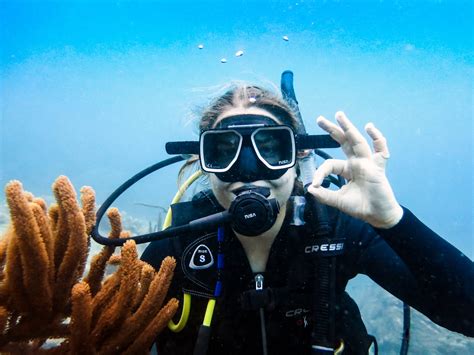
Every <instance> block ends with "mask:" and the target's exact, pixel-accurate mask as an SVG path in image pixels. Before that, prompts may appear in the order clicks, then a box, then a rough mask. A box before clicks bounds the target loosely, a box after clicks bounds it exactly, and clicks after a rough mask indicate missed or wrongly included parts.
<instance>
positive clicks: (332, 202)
mask: <svg viewBox="0 0 474 355" xmlns="http://www.w3.org/2000/svg"><path fill="white" fill-rule="evenodd" d="M308 192H309V193H310V194H311V195H313V196H314V197H316V199H317V200H318V201H319V202H321V203H323V204H325V205H328V206H331V207H336V208H337V202H338V193H339V191H333V190H329V189H326V188H324V187H321V186H319V187H314V186H313V185H310V186H309V187H308Z"/></svg>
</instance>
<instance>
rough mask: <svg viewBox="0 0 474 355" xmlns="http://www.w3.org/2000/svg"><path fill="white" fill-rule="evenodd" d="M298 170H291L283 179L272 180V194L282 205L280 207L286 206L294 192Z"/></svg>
mask: <svg viewBox="0 0 474 355" xmlns="http://www.w3.org/2000/svg"><path fill="white" fill-rule="evenodd" d="M295 179H296V169H295V168H291V169H289V170H288V171H287V172H286V173H285V174H284V175H283V176H282V177H281V178H279V179H276V180H271V181H270V183H271V185H272V192H273V195H274V197H275V198H276V199H277V200H278V202H279V203H280V206H284V205H285V204H286V202H287V201H288V199H289V198H290V196H291V193H292V192H293V187H294V185H295Z"/></svg>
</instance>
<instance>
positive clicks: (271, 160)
mask: <svg viewBox="0 0 474 355" xmlns="http://www.w3.org/2000/svg"><path fill="white" fill-rule="evenodd" d="M252 141H253V144H254V146H255V151H256V152H257V155H258V156H259V158H260V159H261V160H262V162H263V163H264V164H265V165H267V166H268V167H269V168H273V169H283V168H288V167H290V166H292V165H293V164H294V162H295V140H294V135H293V132H292V131H291V129H290V128H287V127H275V128H261V129H258V130H256V131H255V132H254V133H253V135H252Z"/></svg>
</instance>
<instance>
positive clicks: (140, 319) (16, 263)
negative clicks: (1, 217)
mask: <svg viewBox="0 0 474 355" xmlns="http://www.w3.org/2000/svg"><path fill="white" fill-rule="evenodd" d="M53 191H54V195H55V197H56V201H57V205H52V206H51V207H50V208H49V209H48V208H47V205H46V203H45V202H44V200H42V199H38V198H34V196H33V195H32V194H31V193H29V192H25V191H24V190H23V188H22V185H21V183H20V182H19V181H12V182H10V183H9V184H7V186H6V188H5V193H6V197H7V202H8V206H9V208H10V216H11V226H10V227H9V228H8V229H7V232H6V233H5V235H4V236H3V239H1V240H0V352H2V353H5V352H7V353H10V352H11V353H24V352H36V353H60V354H66V353H67V354H79V353H82V354H95V353H101V354H102V353H104V354H108V353H110V354H112V353H117V352H118V351H119V352H124V353H129V354H135V353H143V352H147V351H148V349H149V348H150V346H151V344H152V342H153V340H154V339H155V337H156V335H157V334H158V332H160V331H161V330H162V329H163V328H164V327H165V326H166V324H167V323H168V321H169V320H170V319H171V317H172V316H173V315H174V313H175V312H176V310H177V307H178V301H177V300H176V299H171V300H170V301H169V302H168V304H166V305H165V306H164V307H162V303H163V300H164V298H165V296H166V293H167V290H168V288H169V285H170V282H171V278H172V275H173V272H174V268H175V264H176V261H175V260H174V259H173V258H166V259H165V260H164V261H163V264H162V267H161V269H160V270H159V271H158V272H155V271H154V270H153V268H152V267H151V266H150V265H148V264H146V263H144V262H143V261H140V260H139V259H138V255H137V250H136V246H135V242H133V241H127V242H126V243H125V244H124V246H123V247H122V249H121V255H114V254H113V252H114V249H115V248H114V247H110V246H106V247H104V248H103V249H102V251H101V252H100V253H99V254H98V255H96V256H95V257H94V258H93V259H92V262H91V266H90V270H89V272H88V274H87V276H85V277H83V275H82V274H83V272H84V269H85V264H86V260H87V254H88V250H89V244H90V239H89V237H88V234H89V233H90V231H91V230H92V228H93V227H94V224H95V193H94V191H93V190H92V189H91V188H90V187H84V188H82V189H81V204H82V207H80V206H79V204H78V203H77V201H76V194H75V191H74V188H73V186H72V184H71V183H70V181H69V180H68V179H67V178H66V177H64V176H61V177H59V178H58V179H57V180H56V181H55V183H54V184H53ZM108 217H109V221H110V224H111V232H110V234H109V238H120V237H124V236H129V234H128V233H126V232H124V231H122V223H121V218H120V214H119V212H118V210H117V209H111V210H110V211H109V213H108ZM111 259H115V262H116V263H118V264H119V265H120V266H119V268H118V270H117V271H116V272H115V273H113V274H112V275H110V276H108V277H107V278H106V279H105V280H103V279H104V274H105V267H106V265H107V263H109V262H110V260H111ZM81 279H82V281H81ZM69 317H70V321H69V322H68V318H69ZM53 338H63V339H64V340H63V341H62V343H61V344H60V345H58V346H56V347H53V348H50V349H43V348H42V345H43V344H44V343H45V341H47V340H48V339H53Z"/></svg>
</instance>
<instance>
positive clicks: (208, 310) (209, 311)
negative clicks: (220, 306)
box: [202, 298, 216, 327]
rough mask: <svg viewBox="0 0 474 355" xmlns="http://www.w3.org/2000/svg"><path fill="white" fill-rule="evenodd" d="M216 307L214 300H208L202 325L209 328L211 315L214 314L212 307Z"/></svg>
mask: <svg viewBox="0 0 474 355" xmlns="http://www.w3.org/2000/svg"><path fill="white" fill-rule="evenodd" d="M215 305H216V300H215V299H214V298H210V299H209V301H208V302H207V308H206V314H205V315H204V322H202V324H203V325H205V326H208V327H210V326H211V321H212V315H213V314H214V307H215Z"/></svg>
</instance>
